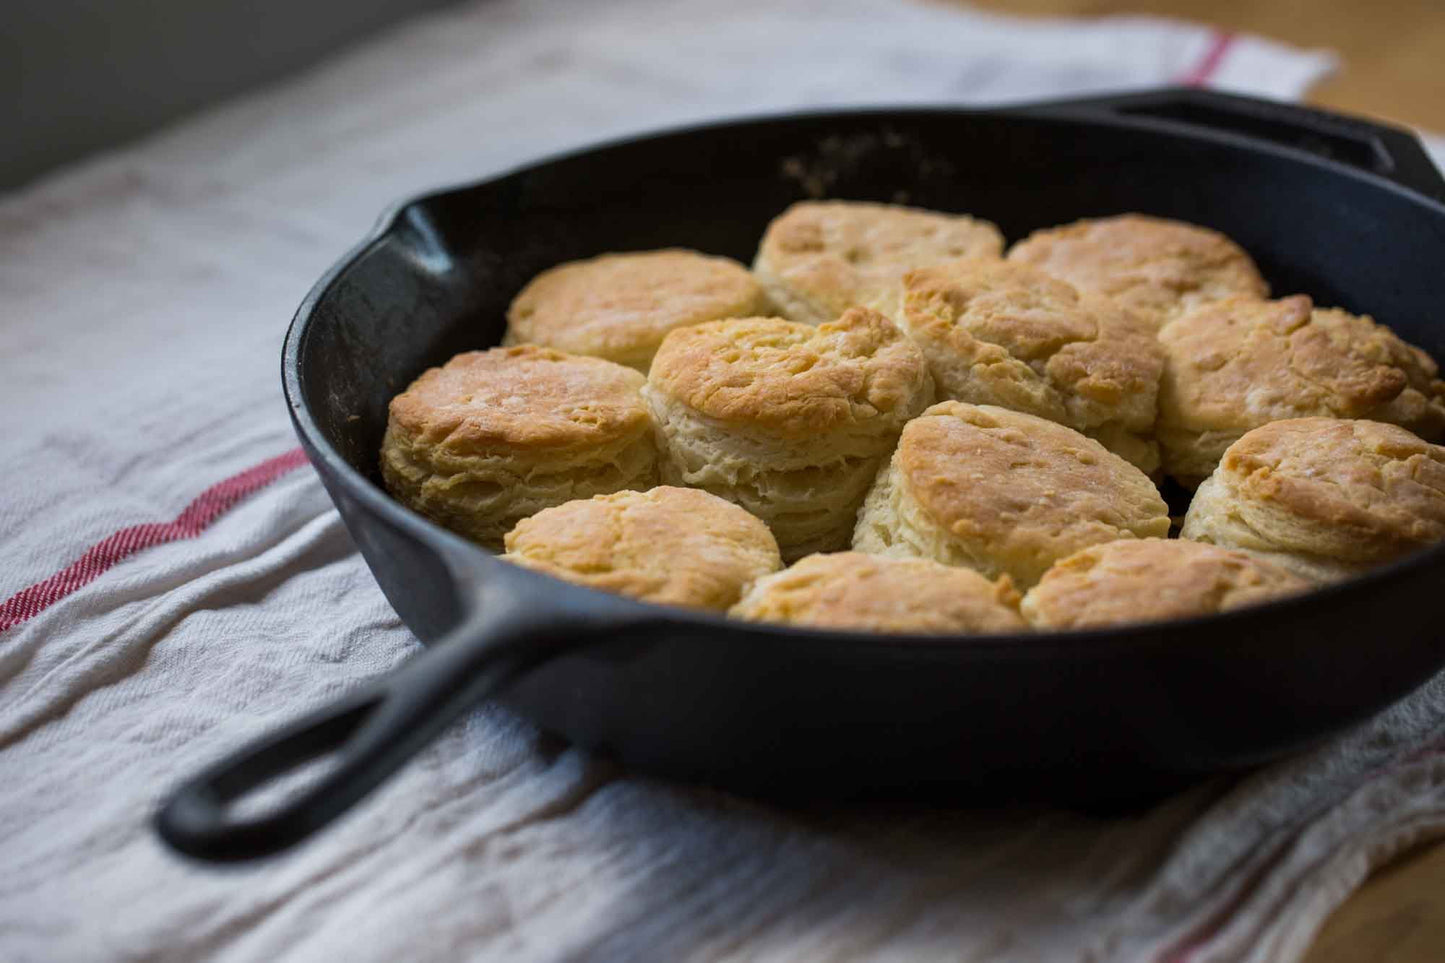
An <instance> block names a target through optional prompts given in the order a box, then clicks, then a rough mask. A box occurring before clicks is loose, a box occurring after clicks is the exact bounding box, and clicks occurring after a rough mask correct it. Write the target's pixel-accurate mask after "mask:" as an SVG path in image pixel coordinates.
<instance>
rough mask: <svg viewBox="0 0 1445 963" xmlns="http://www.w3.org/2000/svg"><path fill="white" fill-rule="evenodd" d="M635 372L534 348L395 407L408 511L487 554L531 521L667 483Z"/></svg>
mask: <svg viewBox="0 0 1445 963" xmlns="http://www.w3.org/2000/svg"><path fill="white" fill-rule="evenodd" d="M642 384H643V377H642V375H640V374H638V373H637V372H636V371H634V370H632V369H631V368H624V367H622V366H621V365H617V364H613V363H612V362H610V361H603V360H601V359H600V358H583V357H578V356H576V355H568V354H563V353H561V352H559V351H554V350H551V349H549V348H539V347H535V346H531V345H524V346H520V347H512V348H493V349H491V350H490V351H472V352H467V353H465V354H459V355H457V356H456V357H455V358H452V359H451V360H450V361H448V362H447V363H446V364H445V365H443V366H442V367H440V368H432V369H431V370H429V371H427V372H425V373H424V374H423V375H422V376H421V377H420V378H418V379H417V380H416V381H415V382H413V383H412V385H411V386H410V387H409V388H407V390H406V391H403V392H402V393H401V394H399V395H397V396H396V397H395V398H393V399H392V401H391V405H390V409H389V415H388V419H387V429H386V436H385V438H384V439H383V441H382V449H381V473H382V479H383V481H384V482H385V483H386V486H387V488H388V489H389V490H390V491H391V492H392V494H393V495H395V496H396V497H397V498H398V499H399V500H401V501H402V502H404V503H405V504H407V505H409V506H410V507H412V508H414V509H416V510H417V511H419V512H421V513H422V514H425V515H427V516H429V517H431V518H432V519H434V520H436V521H437V522H439V523H440V524H442V525H445V526H447V527H448V528H451V529H453V530H454V531H457V532H460V533H461V534H463V535H466V536H468V537H470V538H472V539H474V540H476V541H478V542H480V543H482V544H483V545H486V546H488V547H497V546H499V545H500V544H501V541H502V536H503V535H504V534H505V533H506V531H507V530H508V529H509V528H511V527H512V525H513V524H514V523H515V522H516V521H517V519H519V518H523V517H526V516H527V515H531V514H533V513H535V512H537V511H540V510H541V509H543V508H547V507H549V506H551V505H557V504H561V503H562V502H565V501H569V500H571V499H573V498H578V497H591V496H592V495H595V494H600V493H604V492H612V491H618V490H619V489H623V488H646V487H649V486H651V485H653V484H655V483H656V479H657V465H656V462H657V450H656V446H655V444H654V442H653V439H652V422H651V419H650V418H649V417H648V414H647V408H646V406H645V404H644V403H643V401H642V396H641V393H640V389H641V387H642Z"/></svg>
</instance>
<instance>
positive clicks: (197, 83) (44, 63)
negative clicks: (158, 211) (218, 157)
mask: <svg viewBox="0 0 1445 963" xmlns="http://www.w3.org/2000/svg"><path fill="white" fill-rule="evenodd" d="M448 2H450V0H292V2H289V3H281V2H275V0H272V2H266V3H260V2H246V0H0V190H6V189H10V188H13V187H15V186H17V185H19V184H22V183H24V182H25V181H26V180H29V179H31V178H33V177H35V176H36V175H37V174H39V173H42V172H43V171H45V170H46V169H48V168H50V167H52V166H54V165H56V164H58V163H62V162H64V161H67V160H70V159H72V158H76V157H80V156H82V155H84V154H87V153H89V152H91V151H93V150H96V149H98V148H101V147H105V146H107V145H110V144H114V143H118V142H121V141H125V140H129V139H131V138H134V137H137V136H139V135H141V134H143V133H145V132H147V131H150V130H153V129H155V128H156V127H159V126H161V125H162V124H164V123H165V122H166V121H168V120H171V119H173V118H175V117H177V116H180V115H182V114H184V113H186V112H188V111H192V110H195V109H196V108H198V107H201V106H203V105H205V104H208V103H210V102H212V101H215V100H219V99H221V98H224V97H228V96H231V95H233V94H237V93H240V92H241V91H243V90H245V89H247V88H249V87H252V86H255V85H256V84H259V83H264V82H265V81H268V80H273V79H276V78H277V77H281V76H283V75H285V74H287V73H290V72H292V71H295V70H299V69H301V68H304V67H305V66H307V65H308V64H311V63H313V62H315V61H317V60H319V59H321V58H322V57H324V56H325V55H326V54H327V53H328V52H330V51H332V50H334V49H336V48H337V47H340V46H343V45H345V44H347V43H349V42H352V41H355V40H357V39H360V38H361V37H363V36H365V35H366V34H368V33H371V32H374V31H375V30H377V29H378V28H380V27H382V26H384V25H386V24H388V23H391V22H393V21H395V20H399V19H402V18H404V17H406V16H408V15H410V14H414V13H417V12H420V11H424V10H428V9H432V8H435V7H441V6H444V5H446V4H447V3H448Z"/></svg>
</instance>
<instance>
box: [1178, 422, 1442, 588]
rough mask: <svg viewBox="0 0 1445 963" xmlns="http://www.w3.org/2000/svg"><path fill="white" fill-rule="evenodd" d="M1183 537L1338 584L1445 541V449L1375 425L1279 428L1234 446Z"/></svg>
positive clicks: (1258, 431) (1199, 497) (1203, 490)
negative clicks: (1265, 555) (1257, 555)
mask: <svg viewBox="0 0 1445 963" xmlns="http://www.w3.org/2000/svg"><path fill="white" fill-rule="evenodd" d="M1182 534H1183V536H1184V537H1185V538H1189V539H1195V540H1199V541H1206V542H1211V543H1213V544H1216V545H1224V546H1227V547H1231V548H1240V549H1247V550H1250V551H1254V552H1263V553H1268V557H1270V558H1272V559H1274V560H1275V561H1277V562H1278V563H1279V564H1281V565H1287V566H1289V567H1291V568H1293V569H1294V570H1295V571H1298V572H1300V573H1302V574H1305V575H1307V576H1310V577H1314V578H1319V579H1329V578H1337V577H1341V576H1344V575H1348V574H1352V573H1353V572H1357V571H1363V570H1365V569H1367V568H1369V567H1371V566H1374V565H1379V564H1381V563H1384V562H1388V561H1392V560H1394V559H1396V558H1399V557H1401V556H1404V555H1407V554H1409V553H1411V552H1414V551H1418V550H1419V549H1421V548H1424V547H1426V546H1428V545H1433V544H1435V543H1437V542H1439V541H1441V540H1445V448H1442V447H1440V446H1439V445H1432V444H1429V443H1428V442H1426V441H1423V440H1422V439H1420V438H1418V437H1417V436H1415V435H1413V434H1411V433H1410V432H1408V431H1406V430H1405V429H1403V428H1400V427H1397V426H1395V425H1387V424H1382V423H1380V422H1374V421H1362V420H1338V419H1333V418H1297V419H1290V420H1286V421H1275V422H1271V423H1269V424H1267V425H1264V426H1262V427H1259V428H1255V429H1254V430H1253V431H1250V432H1249V433H1247V434H1246V435H1245V436H1244V437H1242V438H1241V439H1239V441H1237V442H1235V443H1234V444H1233V445H1231V446H1230V448H1229V450H1228V451H1227V452H1226V453H1225V455H1224V459H1223V460H1222V461H1221V462H1220V464H1219V468H1218V469H1217V470H1216V471H1215V473H1214V475H1212V476H1211V477H1210V479H1209V481H1208V482H1206V483H1205V484H1204V485H1203V486H1201V487H1200V489H1199V492H1198V493H1197V494H1196V495H1195V498H1194V502H1193V503H1191V505H1190V506H1189V513H1188V515H1186V516H1185V521H1184V529H1183V533H1182Z"/></svg>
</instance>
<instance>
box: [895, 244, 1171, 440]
mask: <svg viewBox="0 0 1445 963" xmlns="http://www.w3.org/2000/svg"><path fill="white" fill-rule="evenodd" d="M902 319H903V321H904V323H905V325H906V326H907V328H908V331H909V333H910V334H912V335H913V336H914V337H915V338H916V339H918V340H919V341H920V343H922V344H923V345H924V346H925V348H926V349H927V348H928V347H930V346H937V347H938V348H940V349H942V350H945V351H947V352H949V353H950V354H951V355H952V356H954V357H956V358H959V359H962V360H965V361H967V362H969V363H970V364H972V365H974V366H976V367H978V368H980V369H982V370H983V371H985V373H986V372H988V371H990V370H999V369H997V368H996V367H995V366H998V365H1000V364H1001V363H1003V362H1006V361H1008V360H1010V359H1014V360H1017V361H1022V362H1023V363H1025V364H1027V365H1028V366H1029V367H1030V368H1031V369H1032V370H1033V371H1034V373H1035V374H1037V375H1039V376H1040V377H1044V378H1047V379H1048V380H1049V382H1050V383H1051V384H1053V385H1055V386H1056V387H1058V388H1059V389H1061V390H1063V391H1066V392H1069V393H1072V394H1074V395H1077V396H1079V397H1080V398H1082V399H1085V400H1087V401H1088V402H1091V403H1093V404H1096V405H1101V406H1107V407H1110V408H1117V407H1120V406H1124V405H1126V404H1128V402H1129V401H1130V400H1131V399H1134V398H1140V397H1142V398H1144V399H1145V400H1146V403H1145V404H1144V405H1143V406H1142V407H1143V408H1145V409H1147V413H1146V414H1145V425H1147V424H1148V423H1150V422H1152V421H1153V417H1152V416H1153V407H1154V405H1153V395H1154V393H1155V392H1156V391H1157V390H1158V386H1159V376H1160V374H1161V373H1162V371H1163V367H1164V358H1163V354H1162V352H1161V351H1160V349H1159V347H1158V344H1157V342H1156V339H1155V336H1154V330H1153V327H1152V326H1151V325H1150V324H1149V322H1148V321H1146V320H1144V319H1142V318H1141V317H1140V316H1138V315H1136V314H1134V313H1132V312H1130V311H1128V310H1127V309H1125V308H1122V307H1120V306H1119V305H1117V304H1115V303H1113V302H1111V301H1108V300H1106V299H1104V298H1101V297H1098V296H1093V295H1081V294H1080V292H1079V291H1078V290H1077V289H1076V288H1074V287H1073V286H1072V285H1070V284H1067V283H1065V282H1063V281H1059V280H1057V279H1055V278H1052V277H1050V276H1049V275H1047V274H1044V273H1043V272H1042V271H1039V270H1037V269H1035V268H1033V267H1030V266H1028V265H1026V264H1012V263H1009V262H1007V261H981V260H960V261H952V262H949V263H946V264H940V265H935V266H933V267H929V268H923V269H920V270H917V271H911V272H909V273H908V274H907V275H905V276H904V294H903V308H902ZM1000 377H1004V378H1006V377H1009V375H1007V374H1006V373H1001V374H1000Z"/></svg>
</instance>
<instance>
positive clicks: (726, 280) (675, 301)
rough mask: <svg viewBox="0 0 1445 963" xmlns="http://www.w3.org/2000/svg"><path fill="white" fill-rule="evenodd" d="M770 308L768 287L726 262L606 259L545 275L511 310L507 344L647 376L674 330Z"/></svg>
mask: <svg viewBox="0 0 1445 963" xmlns="http://www.w3.org/2000/svg"><path fill="white" fill-rule="evenodd" d="M767 309H768V304H767V298H766V296H765V295H764V294H763V289H762V285H760V284H759V283H758V282H757V280H756V279H755V278H754V277H753V276H752V275H751V274H750V273H749V272H748V270H747V268H745V267H743V266H742V265H741V264H738V263H737V262H736V261H733V260H730V259H728V258H725V257H711V256H708V255H705V254H699V253H697V252H696V251H688V250H681V249H676V248H673V249H668V250H662V251H643V252H640V253H632V254H603V255H601V256H599V257H594V258H589V259H588V260H585V261H571V262H568V263H566V264H559V265H557V266H556V267H554V268H551V269H549V270H546V271H543V272H542V273H541V274H539V275H537V276H536V277H535V278H533V279H532V280H531V282H529V283H528V284H527V286H526V287H525V288H523V289H522V291H521V293H520V294H518V295H517V297H516V298H515V299H514V300H513V301H512V305H511V307H510V308H509V309H508V311H507V334H506V337H505V338H504V339H503V343H504V344H540V345H545V346H547V347H551V348H557V349H560V350H562V351H568V352H572V353H574V354H584V355H592V356H594V357H598V358H606V359H608V360H609V361H616V362H617V363H618V364H625V365H628V366H630V367H634V368H638V369H639V370H642V371H646V370H647V366H648V364H649V363H650V362H651V360H652V356H653V355H654V354H655V353H656V352H657V349H658V346H659V345H661V344H662V339H663V338H664V337H665V336H666V335H667V333H668V332H669V331H672V330H674V329H675V328H681V327H686V326H688V325H692V324H699V323H701V322H703V321H713V320H716V319H718V318H734V317H748V316H750V315H756V314H760V313H763V312H764V311H766V310H767Z"/></svg>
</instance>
